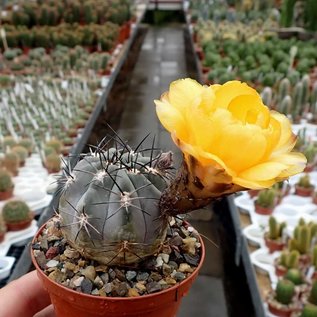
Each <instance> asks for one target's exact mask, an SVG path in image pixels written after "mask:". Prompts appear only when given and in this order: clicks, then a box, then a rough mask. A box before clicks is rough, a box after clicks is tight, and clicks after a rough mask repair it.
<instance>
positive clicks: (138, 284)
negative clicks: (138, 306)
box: [134, 282, 146, 292]
mask: <svg viewBox="0 0 317 317" xmlns="http://www.w3.org/2000/svg"><path fill="white" fill-rule="evenodd" d="M134 287H135V288H136V289H137V290H139V291H140V292H145V291H146V287H145V285H144V284H142V283H140V282H139V283H136V284H135V285H134Z"/></svg>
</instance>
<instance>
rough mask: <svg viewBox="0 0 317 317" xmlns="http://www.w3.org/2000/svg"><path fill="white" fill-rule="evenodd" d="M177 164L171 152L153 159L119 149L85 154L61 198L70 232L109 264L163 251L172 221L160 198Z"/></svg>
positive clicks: (81, 247) (77, 244) (75, 242)
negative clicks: (169, 171) (161, 212)
mask: <svg viewBox="0 0 317 317" xmlns="http://www.w3.org/2000/svg"><path fill="white" fill-rule="evenodd" d="M124 152H125V153H124ZM152 154H153V153H152ZM171 163H172V159H171V154H170V153H163V154H160V155H158V156H156V157H155V158H153V157H152V155H151V156H150V157H146V156H143V155H142V153H141V152H138V153H135V152H133V151H125V150H119V151H118V150H117V149H114V148H111V149H109V150H108V151H101V152H100V153H98V154H93V155H88V156H85V157H83V159H82V160H81V161H79V162H78V163H77V165H76V166H75V168H74V169H73V171H72V172H71V173H69V174H68V176H67V177H66V181H65V182H64V188H63V192H62V194H61V197H60V202H59V215H60V219H61V227H62V231H63V234H64V237H65V238H66V239H67V241H68V242H69V243H70V244H71V245H72V246H73V247H74V248H75V249H77V250H78V251H79V252H80V253H81V254H82V255H83V256H85V257H87V258H90V259H94V260H97V261H99V262H100V263H103V264H106V265H132V264H133V263H137V262H139V261H141V260H142V259H144V258H145V257H147V256H149V255H152V254H154V253H155V252H157V251H158V249H159V248H160V246H161V244H162V243H163V241H164V239H165V236H166V231H167V226H168V216H162V215H161V214H160V211H159V207H158V201H159V199H160V197H161V192H162V191H163V190H164V189H165V188H166V187H167V185H168V181H167V177H166V176H167V175H168V169H169V168H170V166H171Z"/></svg>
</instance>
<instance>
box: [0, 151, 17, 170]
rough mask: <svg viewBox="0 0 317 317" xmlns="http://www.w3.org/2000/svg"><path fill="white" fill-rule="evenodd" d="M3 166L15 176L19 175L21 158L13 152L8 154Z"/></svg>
mask: <svg viewBox="0 0 317 317" xmlns="http://www.w3.org/2000/svg"><path fill="white" fill-rule="evenodd" d="M3 166H4V167H5V168H7V169H8V170H9V171H10V172H11V173H13V174H14V175H15V174H17V171H18V168H19V166H20V159H19V156H18V155H17V154H16V153H14V152H12V151H10V152H7V153H6V154H5V156H4V158H3Z"/></svg>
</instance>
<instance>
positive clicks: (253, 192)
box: [248, 189, 260, 198]
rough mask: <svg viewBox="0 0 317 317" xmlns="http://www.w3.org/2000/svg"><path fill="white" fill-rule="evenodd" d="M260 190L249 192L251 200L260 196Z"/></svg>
mask: <svg viewBox="0 0 317 317" xmlns="http://www.w3.org/2000/svg"><path fill="white" fill-rule="evenodd" d="M259 192H260V191H259V190H258V189H250V190H248V194H249V196H250V198H254V197H256V196H257V195H258V194H259Z"/></svg>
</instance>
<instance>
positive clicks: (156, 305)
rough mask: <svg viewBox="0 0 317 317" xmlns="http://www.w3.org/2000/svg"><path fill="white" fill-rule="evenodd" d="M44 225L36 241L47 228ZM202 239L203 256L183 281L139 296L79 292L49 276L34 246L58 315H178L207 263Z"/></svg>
mask: <svg viewBox="0 0 317 317" xmlns="http://www.w3.org/2000/svg"><path fill="white" fill-rule="evenodd" d="M44 227H45V224H44V225H43V226H42V227H41V228H40V230H39V231H38V233H37V234H36V236H35V238H34V239H33V243H34V242H35V241H36V238H37V237H38V236H39V234H40V232H41V231H42V230H43V229H44ZM200 243H201V259H200V263H199V265H198V267H197V268H196V269H195V271H194V272H193V273H192V274H191V275H190V276H189V277H188V278H187V279H185V280H184V281H182V282H180V283H179V284H177V285H175V286H173V287H171V288H169V289H166V290H163V291H161V292H158V293H155V294H149V295H144V296H139V297H100V296H93V295H87V294H84V293H79V292H76V291H73V290H71V289H69V288H66V287H64V286H62V285H60V284H58V283H56V282H54V281H53V280H51V279H49V278H48V277H47V276H46V275H45V273H44V272H43V271H42V270H41V268H40V267H39V265H38V264H37V262H36V259H35V258H34V255H33V252H32V250H31V257H32V261H33V264H34V266H35V268H36V270H37V274H38V276H39V278H40V280H41V281H42V283H43V285H44V288H45V289H46V290H47V291H48V293H49V295H50V298H51V301H52V304H53V305H54V309H55V314H56V317H98V316H99V317H100V316H104V317H121V316H125V317H162V316H164V317H175V316H176V313H177V310H178V308H179V306H180V304H181V300H182V297H183V296H185V295H186V294H187V293H188V291H189V289H190V287H191V285H192V283H193V282H194V280H195V278H196V277H197V275H198V272H199V270H200V268H201V266H202V264H203V261H204V257H205V247H204V244H203V241H202V240H201V239H200Z"/></svg>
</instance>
